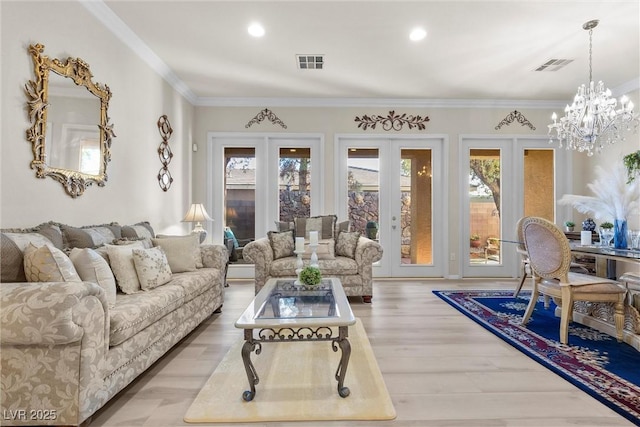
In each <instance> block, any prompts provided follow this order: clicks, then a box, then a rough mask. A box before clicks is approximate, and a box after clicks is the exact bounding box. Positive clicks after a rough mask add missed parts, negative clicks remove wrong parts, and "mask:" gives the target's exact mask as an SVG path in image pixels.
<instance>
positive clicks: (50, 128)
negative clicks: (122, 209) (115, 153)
mask: <svg viewBox="0 0 640 427" xmlns="http://www.w3.org/2000/svg"><path fill="white" fill-rule="evenodd" d="M43 52H44V46H43V45H41V44H35V45H31V46H29V53H30V54H31V58H32V59H33V70H34V73H35V80H29V82H28V83H27V84H26V85H25V89H26V94H27V98H28V101H27V107H28V110H29V117H30V119H31V127H30V128H29V129H27V140H28V141H29V142H31V145H32V150H33V161H32V162H31V168H32V169H35V170H36V177H38V178H45V177H47V176H50V177H52V178H53V179H55V180H57V181H59V182H60V183H62V185H63V186H64V189H65V190H66V192H67V193H68V194H69V195H70V196H71V197H74V198H75V197H78V196H81V195H82V194H83V193H84V190H85V189H86V188H87V187H88V186H90V185H93V184H94V183H95V184H97V185H98V186H100V187H103V186H104V185H105V183H106V181H107V164H108V163H109V161H110V160H111V139H112V138H114V137H115V134H114V133H113V125H112V124H109V116H108V115H107V112H108V108H109V100H110V99H111V90H110V89H109V87H108V86H107V85H102V84H100V83H95V82H94V81H93V80H92V79H91V78H92V77H93V76H92V74H91V70H90V69H89V64H87V63H86V62H84V61H83V60H82V59H80V58H67V59H66V60H65V61H61V60H59V59H56V58H49V57H48V56H45V55H43ZM52 71H53V72H52ZM85 89H86V90H85Z"/></svg>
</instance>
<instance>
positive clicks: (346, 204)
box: [335, 135, 447, 277]
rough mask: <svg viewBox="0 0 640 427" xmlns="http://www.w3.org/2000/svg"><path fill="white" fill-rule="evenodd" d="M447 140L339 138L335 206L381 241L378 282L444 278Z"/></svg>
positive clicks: (354, 226)
mask: <svg viewBox="0 0 640 427" xmlns="http://www.w3.org/2000/svg"><path fill="white" fill-rule="evenodd" d="M444 141H445V137H444V136H429V137H425V136H419V137H414V136H406V137H395V138H389V137H387V136H362V137H360V136H346V135H338V136H337V137H336V147H337V149H336V165H338V171H339V174H338V177H337V181H336V185H337V191H336V193H335V194H336V201H335V205H336V207H337V210H338V212H339V214H338V217H339V218H349V219H350V221H351V226H352V229H354V230H356V231H360V232H361V233H362V234H365V235H369V237H370V238H373V239H375V240H378V241H379V242H380V244H382V246H383V247H384V256H383V258H382V260H381V261H380V262H379V263H377V265H374V275H376V276H377V277H442V276H443V274H444V264H445V261H446V257H445V254H446V253H447V247H446V246H447V245H446V239H445V230H446V229H447V225H446V224H447V218H446V215H445V212H446V200H445V195H444V191H443V189H444V188H446V182H445V181H446V179H445V176H446V175H445V171H444V163H445V162H444V161H443V159H444V158H445V156H444V149H445V148H444Z"/></svg>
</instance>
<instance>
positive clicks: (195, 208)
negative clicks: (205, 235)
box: [182, 203, 213, 222]
mask: <svg viewBox="0 0 640 427" xmlns="http://www.w3.org/2000/svg"><path fill="white" fill-rule="evenodd" d="M202 221H213V219H212V218H211V217H210V216H209V214H208V213H207V211H206V210H205V208H204V205H203V204H202V203H193V204H192V205H191V206H190V207H189V210H188V211H187V214H186V215H185V216H184V218H183V219H182V222H202Z"/></svg>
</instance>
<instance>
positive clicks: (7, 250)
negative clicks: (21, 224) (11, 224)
mask: <svg viewBox="0 0 640 427" xmlns="http://www.w3.org/2000/svg"><path fill="white" fill-rule="evenodd" d="M29 244H34V245H35V246H43V245H52V242H51V240H50V239H48V238H47V237H45V236H44V235H42V234H40V233H35V232H33V233H19V232H15V233H14V232H4V233H1V234H0V281H1V282H4V283H8V282H24V281H26V280H27V279H26V277H25V275H24V256H23V253H24V251H25V249H26V248H27V247H28V246H29Z"/></svg>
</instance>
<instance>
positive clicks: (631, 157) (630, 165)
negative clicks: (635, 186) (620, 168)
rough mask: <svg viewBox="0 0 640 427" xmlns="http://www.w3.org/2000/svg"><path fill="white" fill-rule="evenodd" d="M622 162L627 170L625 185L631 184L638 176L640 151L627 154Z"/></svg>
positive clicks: (639, 172) (639, 173) (639, 171)
mask: <svg viewBox="0 0 640 427" xmlns="http://www.w3.org/2000/svg"><path fill="white" fill-rule="evenodd" d="M622 162H623V163H624V167H625V168H626V169H627V184H631V183H632V182H633V180H634V179H636V177H637V176H639V175H640V150H638V151H636V152H634V153H630V154H627V155H626V156H624V157H623V158H622Z"/></svg>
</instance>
